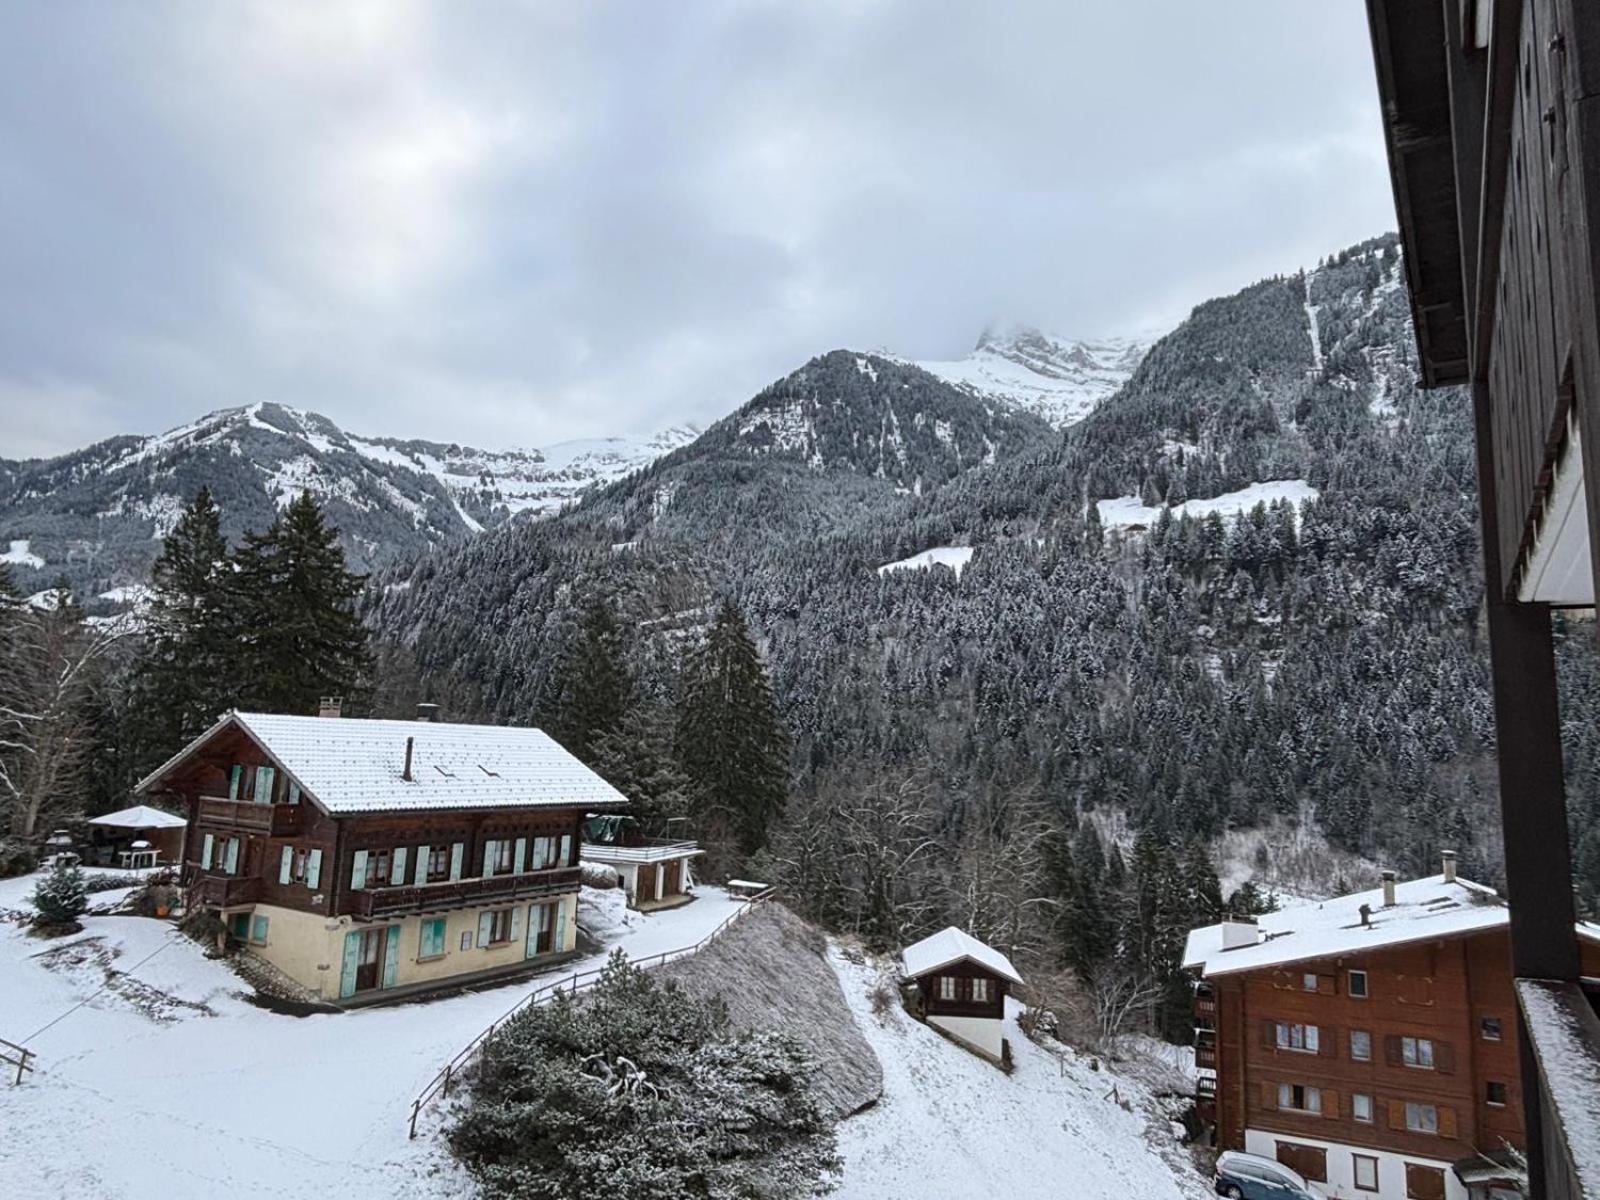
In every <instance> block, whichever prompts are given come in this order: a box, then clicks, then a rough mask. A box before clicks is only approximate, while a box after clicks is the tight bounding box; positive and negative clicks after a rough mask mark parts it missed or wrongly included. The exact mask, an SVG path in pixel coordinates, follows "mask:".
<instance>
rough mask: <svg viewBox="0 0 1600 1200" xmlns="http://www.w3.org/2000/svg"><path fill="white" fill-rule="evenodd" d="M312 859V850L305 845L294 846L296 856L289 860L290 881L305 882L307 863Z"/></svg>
mask: <svg viewBox="0 0 1600 1200" xmlns="http://www.w3.org/2000/svg"><path fill="white" fill-rule="evenodd" d="M310 860H311V851H309V850H307V849H306V848H305V847H303V846H296V847H295V848H294V856H293V857H292V858H291V859H290V860H289V882H290V883H304V882H305V881H306V864H307V863H308V862H310Z"/></svg>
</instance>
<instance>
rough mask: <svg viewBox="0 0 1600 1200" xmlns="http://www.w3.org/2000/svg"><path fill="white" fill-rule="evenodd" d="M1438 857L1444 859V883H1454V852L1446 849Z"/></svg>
mask: <svg viewBox="0 0 1600 1200" xmlns="http://www.w3.org/2000/svg"><path fill="white" fill-rule="evenodd" d="M1440 857H1442V858H1443V859H1444V881H1445V882H1446V883H1454V882H1455V881H1456V852H1455V851H1454V850H1446V851H1444V853H1443V854H1442V855H1441V856H1440Z"/></svg>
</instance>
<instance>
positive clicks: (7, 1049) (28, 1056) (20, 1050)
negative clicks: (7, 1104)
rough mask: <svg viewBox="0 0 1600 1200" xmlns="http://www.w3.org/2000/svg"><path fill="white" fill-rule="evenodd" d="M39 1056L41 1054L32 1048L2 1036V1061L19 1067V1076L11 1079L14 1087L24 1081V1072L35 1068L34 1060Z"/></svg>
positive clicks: (0, 1046) (7, 1064) (0, 1056)
mask: <svg viewBox="0 0 1600 1200" xmlns="http://www.w3.org/2000/svg"><path fill="white" fill-rule="evenodd" d="M37 1057H39V1056H38V1055H37V1054H35V1053H34V1052H33V1051H32V1050H29V1049H26V1048H25V1047H22V1046H19V1045H17V1044H16V1043H15V1042H8V1041H6V1040H5V1038H0V1063H4V1064H5V1065H6V1066H8V1067H15V1068H16V1069H17V1077H16V1078H15V1079H13V1080H12V1081H11V1086H12V1087H16V1086H17V1085H18V1084H19V1083H21V1082H22V1076H23V1074H24V1073H26V1072H29V1071H32V1070H33V1061H32V1060H33V1059H35V1058H37Z"/></svg>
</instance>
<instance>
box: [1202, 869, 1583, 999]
mask: <svg viewBox="0 0 1600 1200" xmlns="http://www.w3.org/2000/svg"><path fill="white" fill-rule="evenodd" d="M1363 904H1365V905H1366V906H1367V907H1368V908H1369V909H1370V910H1371V917H1370V923H1369V924H1365V925H1364V924H1362V921H1361V906H1362V905H1363ZM1509 921H1510V914H1509V910H1508V909H1507V908H1506V904H1505V901H1504V900H1502V899H1501V898H1500V897H1499V895H1498V894H1496V892H1495V891H1494V889H1493V888H1489V887H1485V886H1484V885H1483V884H1481V883H1474V882H1472V880H1470V879H1462V878H1460V877H1459V876H1458V877H1457V878H1456V879H1455V880H1453V881H1449V880H1446V879H1445V877H1444V876H1443V875H1430V876H1428V877H1427V878H1424V879H1413V880H1410V881H1408V882H1406V883H1397V884H1396V885H1395V904H1394V906H1393V907H1392V908H1385V907H1384V904H1383V889H1382V888H1381V887H1380V888H1374V889H1372V890H1371V891H1368V892H1355V893H1353V894H1351V895H1349V896H1337V897H1335V898H1333V899H1331V900H1314V901H1309V902H1307V903H1304V904H1295V905H1291V906H1290V907H1288V908H1281V909H1279V910H1278V911H1277V912H1271V913H1264V914H1262V915H1261V916H1259V917H1257V918H1256V924H1257V927H1258V929H1259V934H1258V937H1259V939H1260V940H1258V941H1256V942H1254V943H1249V942H1246V943H1245V944H1244V945H1242V946H1237V947H1235V948H1234V949H1232V950H1224V949H1223V942H1222V926H1221V925H1207V926H1205V927H1204V928H1201V929H1196V930H1194V931H1192V932H1191V933H1190V934H1189V940H1188V942H1187V944H1186V945H1185V946H1184V951H1183V965H1184V967H1185V968H1189V969H1195V968H1198V969H1199V970H1200V971H1201V973H1202V974H1205V975H1230V974H1233V973H1235V972H1237V971H1253V970H1255V969H1257V968H1258V967H1270V966H1277V965H1279V964H1282V963H1291V962H1300V961H1303V960H1305V959H1313V958H1337V957H1340V956H1341V955H1347V954H1358V953H1360V952H1361V951H1363V950H1369V949H1372V948H1373V947H1377V946H1396V945H1400V944H1402V943H1405V942H1415V941H1425V940H1430V939H1433V938H1442V937H1458V936H1460V935H1462V934H1467V933H1479V932H1481V931H1483V930H1486V929H1498V928H1500V927H1502V926H1504V925H1506V924H1507V923H1508V922H1509ZM1578 929H1579V932H1580V933H1582V934H1583V935H1584V936H1586V937H1594V938H1597V939H1600V929H1596V928H1595V927H1593V926H1585V925H1582V924H1581V923H1580V925H1579V927H1578Z"/></svg>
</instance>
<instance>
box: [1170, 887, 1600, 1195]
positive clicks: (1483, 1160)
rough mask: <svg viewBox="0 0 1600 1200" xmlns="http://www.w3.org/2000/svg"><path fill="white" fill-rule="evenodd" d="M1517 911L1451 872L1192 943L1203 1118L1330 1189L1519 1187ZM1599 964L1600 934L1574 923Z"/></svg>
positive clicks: (1226, 1143)
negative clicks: (1513, 949)
mask: <svg viewBox="0 0 1600 1200" xmlns="http://www.w3.org/2000/svg"><path fill="white" fill-rule="evenodd" d="M1511 920H1512V916H1511V913H1510V911H1509V910H1508V909H1507V906H1506V904H1505V902H1504V901H1503V900H1501V899H1500V897H1499V896H1498V895H1496V894H1495V892H1494V891H1493V889H1491V888H1486V887H1483V886H1482V885H1480V884H1476V883H1473V882H1471V881H1470V880H1466V879H1461V878H1458V877H1457V876H1456V873H1455V869H1454V861H1453V856H1447V858H1446V861H1445V869H1444V871H1443V872H1442V873H1441V874H1439V875H1435V876H1432V877H1429V878H1427V879H1417V880H1412V881H1410V882H1408V883H1396V882H1395V881H1394V879H1393V877H1392V873H1387V877H1386V878H1385V880H1384V883H1383V886H1382V887H1380V888H1378V889H1375V890H1373V891H1369V892H1362V893H1358V894H1356V895H1351V896H1343V897H1340V898H1338V899H1335V900H1328V901H1321V902H1311V903H1305V904H1298V905H1294V906H1292V907H1289V908H1284V909H1280V910H1279V911H1277V912H1273V913H1268V914H1266V915H1264V916H1262V917H1259V918H1257V919H1255V920H1250V921H1232V920H1230V921H1224V922H1223V923H1222V924H1219V925H1211V926H1207V927H1206V928H1203V929H1197V930H1195V931H1194V932H1193V933H1191V934H1190V935H1189V940H1188V944H1187V946H1186V948H1185V953H1184V965H1185V967H1186V968H1188V969H1190V970H1192V971H1195V972H1197V973H1198V974H1199V976H1200V981H1199V983H1198V986H1197V991H1196V1000H1195V1015H1196V1035H1195V1062H1196V1066H1197V1068H1199V1070H1200V1071H1201V1072H1202V1073H1203V1074H1202V1080H1203V1082H1202V1085H1201V1087H1200V1090H1199V1096H1200V1101H1201V1103H1200V1107H1201V1114H1202V1116H1204V1117H1206V1118H1208V1119H1209V1120H1210V1121H1211V1122H1212V1123H1213V1124H1214V1128H1215V1133H1216V1141H1217V1144H1218V1145H1219V1146H1220V1147H1222V1148H1225V1149H1230V1150H1244V1151H1246V1152H1248V1153H1251V1154H1259V1155H1264V1156H1266V1157H1268V1158H1274V1159H1277V1160H1278V1161H1279V1162H1282V1163H1284V1164H1285V1165H1286V1166H1289V1167H1292V1168H1293V1169H1294V1170H1296V1171H1298V1172H1300V1174H1301V1175H1303V1176H1305V1177H1306V1178H1307V1179H1309V1180H1312V1181H1314V1182H1316V1183H1318V1184H1319V1185H1321V1186H1323V1187H1325V1188H1326V1189H1327V1190H1328V1191H1329V1192H1330V1194H1332V1195H1336V1196H1372V1197H1374V1198H1375V1200H1389V1198H1391V1197H1392V1198H1394V1200H1469V1198H1470V1200H1506V1198H1508V1197H1513V1196H1518V1195H1521V1194H1522V1193H1521V1191H1520V1188H1521V1186H1522V1182H1523V1172H1522V1171H1521V1170H1520V1168H1519V1167H1518V1166H1517V1164H1516V1163H1515V1152H1520V1151H1522V1150H1523V1149H1524V1147H1525V1146H1526V1143H1527V1138H1526V1127H1525V1124H1524V1121H1523V1114H1522V1103H1521V1102H1522V1098H1523V1082H1522V1079H1521V1076H1520V1070H1519V1063H1520V1058H1521V1054H1522V1049H1523V1042H1522V1039H1521V1038H1520V1036H1519V1032H1518V1027H1517V1020H1516V1012H1517V997H1516V991H1515V987H1514V984H1513V979H1512V974H1511V959H1510V952H1509V951H1510V947H1509V936H1510V928H1511ZM1575 932H1576V933H1577V935H1578V937H1579V939H1580V941H1581V943H1582V946H1583V954H1582V957H1583V962H1584V965H1585V967H1586V968H1587V969H1588V970H1590V971H1593V972H1600V927H1592V926H1579V927H1578V928H1577V930H1576V931H1575Z"/></svg>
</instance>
